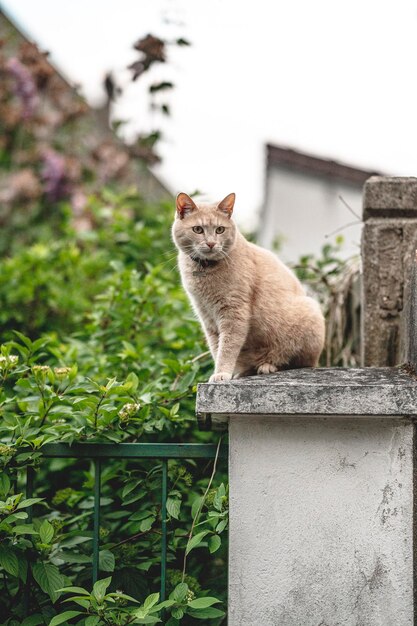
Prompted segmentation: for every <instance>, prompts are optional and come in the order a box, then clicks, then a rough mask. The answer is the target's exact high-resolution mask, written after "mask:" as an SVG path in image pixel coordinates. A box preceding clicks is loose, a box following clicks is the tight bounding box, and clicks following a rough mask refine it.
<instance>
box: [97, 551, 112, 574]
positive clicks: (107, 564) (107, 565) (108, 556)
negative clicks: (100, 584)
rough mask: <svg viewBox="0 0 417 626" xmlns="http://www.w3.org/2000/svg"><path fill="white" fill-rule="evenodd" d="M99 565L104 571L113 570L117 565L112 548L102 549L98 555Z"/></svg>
mask: <svg viewBox="0 0 417 626" xmlns="http://www.w3.org/2000/svg"><path fill="white" fill-rule="evenodd" d="M98 566H99V569H100V570H101V571H103V572H113V571H114V566H115V559H114V554H113V553H112V552H110V550H100V552H99V555H98Z"/></svg>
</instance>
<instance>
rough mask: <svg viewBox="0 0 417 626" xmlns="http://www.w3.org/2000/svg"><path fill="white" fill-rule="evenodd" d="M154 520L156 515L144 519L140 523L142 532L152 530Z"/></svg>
mask: <svg viewBox="0 0 417 626" xmlns="http://www.w3.org/2000/svg"><path fill="white" fill-rule="evenodd" d="M154 521H155V518H154V517H147V518H146V519H144V520H143V521H142V522H141V523H140V525H139V529H140V532H141V533H146V532H147V531H148V530H150V529H151V528H152V525H153V523H154Z"/></svg>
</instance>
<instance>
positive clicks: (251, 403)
mask: <svg viewBox="0 0 417 626" xmlns="http://www.w3.org/2000/svg"><path fill="white" fill-rule="evenodd" d="M196 413H197V417H198V421H199V425H200V428H201V429H202V430H209V429H210V428H212V427H213V428H224V427H225V426H226V424H227V422H228V419H229V417H230V416H232V415H276V416H283V415H311V416H314V415H317V416H329V415H333V416H349V415H350V416H357V417H370V416H375V417H399V418H402V417H417V377H416V376H415V375H414V374H410V373H409V372H408V370H407V368H406V367H392V368H391V367H381V368H375V367H369V368H366V367H365V368H317V369H298V370H287V371H283V372H278V373H276V374H270V375H268V376H249V377H247V378H240V379H236V380H231V381H229V382H224V383H202V384H199V385H198V389H197V402H196Z"/></svg>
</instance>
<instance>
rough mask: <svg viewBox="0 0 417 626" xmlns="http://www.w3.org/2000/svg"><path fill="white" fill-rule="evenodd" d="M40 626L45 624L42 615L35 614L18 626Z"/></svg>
mask: <svg viewBox="0 0 417 626" xmlns="http://www.w3.org/2000/svg"><path fill="white" fill-rule="evenodd" d="M40 624H45V621H44V619H43V617H42V615H40V614H39V613H36V614H35V615H31V616H30V617H27V618H26V619H24V620H23V622H22V623H21V624H20V626H39V625H40Z"/></svg>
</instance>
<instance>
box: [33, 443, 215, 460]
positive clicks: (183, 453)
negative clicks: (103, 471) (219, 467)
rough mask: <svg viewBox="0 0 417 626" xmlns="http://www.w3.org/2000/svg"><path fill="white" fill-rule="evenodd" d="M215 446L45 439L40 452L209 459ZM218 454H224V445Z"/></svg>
mask: <svg viewBox="0 0 417 626" xmlns="http://www.w3.org/2000/svg"><path fill="white" fill-rule="evenodd" d="M216 450H217V446H216V445H215V444H211V443H74V444H72V445H70V444H68V443H48V444H45V445H44V446H42V448H41V452H42V454H43V456H44V457H46V458H80V459H82V458H90V459H91V458H95V459H110V458H112V459H130V458H135V459H143V458H148V459H211V458H214V457H215V456H216ZM219 457H220V458H227V445H224V446H221V448H220V452H219Z"/></svg>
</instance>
